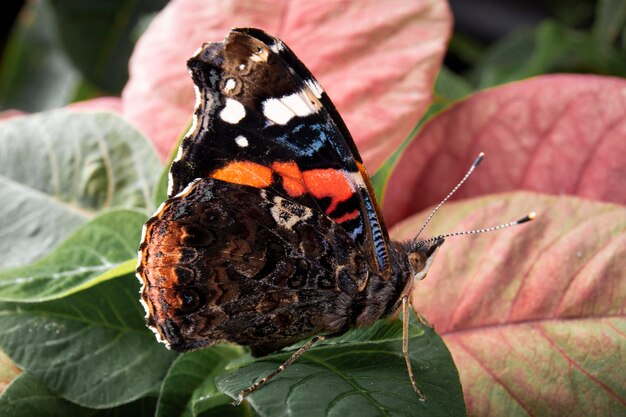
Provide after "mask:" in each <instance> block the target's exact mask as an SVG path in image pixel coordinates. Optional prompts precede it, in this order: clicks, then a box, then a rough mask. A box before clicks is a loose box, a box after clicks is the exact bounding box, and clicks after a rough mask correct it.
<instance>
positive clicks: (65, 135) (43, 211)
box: [0, 110, 162, 268]
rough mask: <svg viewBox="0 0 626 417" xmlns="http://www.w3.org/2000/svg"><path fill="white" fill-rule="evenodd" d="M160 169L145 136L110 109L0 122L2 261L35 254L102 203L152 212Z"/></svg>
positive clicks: (22, 260) (4, 264) (15, 261)
mask: <svg viewBox="0 0 626 417" xmlns="http://www.w3.org/2000/svg"><path fill="white" fill-rule="evenodd" d="M161 168H162V166H161V163H160V162H159V160H158V157H157V156H156V154H155V152H154V149H153V148H152V146H151V145H150V144H149V143H148V141H147V140H146V139H145V138H143V137H142V136H141V134H140V133H139V132H138V131H137V130H135V129H134V128H133V127H132V126H130V125H129V124H128V123H127V122H125V121H124V120H123V119H121V118H120V117H118V116H116V115H113V114H110V113H75V112H69V111H65V110H60V111H51V112H45V113H40V114H36V115H32V116H27V117H19V118H15V119H11V120H8V121H5V122H2V123H0V201H2V202H3V204H2V205H1V206H0V253H2V255H3V256H2V257H1V258H0V267H3V268H6V267H12V266H17V265H24V264H26V263H28V262H31V261H33V260H35V259H37V258H39V257H40V256H41V255H43V254H45V253H47V252H48V251H49V250H50V249H51V248H53V247H54V246H56V245H57V244H58V243H59V242H60V241H62V240H63V239H65V238H66V237H67V236H68V235H69V234H70V233H71V232H72V231H74V230H76V228H77V227H78V226H79V225H81V224H82V223H84V222H85V221H87V220H88V219H89V218H91V217H93V216H94V215H95V214H96V213H98V212H99V211H101V210H103V209H106V208H112V207H126V208H130V207H137V208H145V209H148V210H149V211H152V210H154V206H153V205H152V201H153V200H152V194H153V190H154V186H155V183H156V180H157V178H158V175H159V173H160V171H161Z"/></svg>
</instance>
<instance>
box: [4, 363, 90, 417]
mask: <svg viewBox="0 0 626 417" xmlns="http://www.w3.org/2000/svg"><path fill="white" fill-rule="evenodd" d="M88 411H91V410H87V409H85V408H83V407H81V406H78V405H76V404H72V403H71V402H69V401H67V400H65V399H63V398H61V397H59V396H58V395H55V394H54V393H52V392H51V391H50V390H49V389H48V388H47V387H46V386H45V385H44V384H42V383H40V382H38V381H37V380H36V379H35V378H34V377H33V376H31V375H29V374H26V373H24V374H22V375H20V376H18V377H17V378H15V380H13V382H12V383H11V385H9V387H8V388H7V390H6V391H5V392H4V393H3V394H2V396H1V397H0V415H2V416H11V417H33V416H46V417H57V416H58V417H66V416H72V417H82V416H87V415H89V413H88Z"/></svg>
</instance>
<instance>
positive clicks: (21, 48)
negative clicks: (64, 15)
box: [0, 1, 97, 112]
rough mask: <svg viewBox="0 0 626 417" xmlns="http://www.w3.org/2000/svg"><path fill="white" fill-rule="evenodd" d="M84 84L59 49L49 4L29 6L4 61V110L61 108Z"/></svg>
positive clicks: (0, 85)
mask: <svg viewBox="0 0 626 417" xmlns="http://www.w3.org/2000/svg"><path fill="white" fill-rule="evenodd" d="M82 83H83V79H82V76H81V74H80V73H79V72H78V71H77V70H76V68H74V66H73V64H72V63H71V62H70V61H69V59H68V57H67V55H66V54H65V52H64V51H63V50H61V49H60V48H59V40H58V36H57V33H56V25H55V21H54V18H53V17H52V15H51V10H50V6H49V4H48V3H47V2H45V1H32V2H28V4H27V5H26V6H24V9H23V10H22V11H21V13H20V15H19V18H18V21H17V24H16V26H15V28H14V29H13V31H12V33H11V37H10V39H9V42H8V44H7V46H6V49H5V51H4V56H3V57H2V64H1V65H0V108H2V109H9V108H15V109H20V110H25V111H30V112H35V111H41V110H48V109H52V108H55V107H60V106H63V105H65V104H67V103H70V102H71V101H73V97H74V96H75V92H76V89H77V88H78V87H79V86H80V85H81V84H82ZM95 93H97V92H93V93H92V95H93V94H95Z"/></svg>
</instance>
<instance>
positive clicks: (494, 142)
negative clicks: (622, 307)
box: [384, 75, 626, 224]
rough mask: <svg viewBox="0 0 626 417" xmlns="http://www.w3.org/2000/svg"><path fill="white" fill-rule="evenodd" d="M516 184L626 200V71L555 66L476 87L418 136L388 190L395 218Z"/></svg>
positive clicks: (389, 217) (390, 218)
mask: <svg viewBox="0 0 626 417" xmlns="http://www.w3.org/2000/svg"><path fill="white" fill-rule="evenodd" d="M481 151H484V152H485V153H486V155H487V157H486V159H485V161H484V162H483V163H482V165H481V166H480V168H479V169H478V171H477V172H476V173H475V174H474V175H473V177H472V178H471V179H470V180H469V181H468V182H467V184H466V185H464V186H463V187H462V188H461V189H460V190H459V192H458V194H456V198H462V197H476V196H479V195H482V194H489V193H494V192H502V191H509V190H516V189H524V190H532V191H539V192H544V193H550V194H571V195H576V196H580V197H586V198H591V199H597V200H604V201H610V202H615V203H620V204H626V192H625V191H624V190H626V80H624V79H618V78H610V77H601V76H593V75H546V76H541V77H537V78H533V79H529V80H525V81H520V82H516V83H512V84H508V85H505V86H501V87H496V88H493V89H490V90H486V91H483V92H480V93H477V94H475V95H474V96H472V97H470V98H469V99H467V100H465V101H462V102H460V103H459V104H457V105H455V106H454V107H453V108H451V109H450V110H448V111H446V112H444V113H442V114H441V115H439V116H437V117H435V118H434V119H433V120H432V121H431V122H430V123H428V124H427V125H426V126H424V128H423V129H422V131H421V132H420V133H419V134H418V135H417V137H416V138H415V140H414V141H413V142H412V143H411V145H410V146H409V148H408V149H407V151H406V152H405V153H404V154H403V156H402V158H401V159H400V161H399V163H398V166H397V167H396V169H395V171H394V172H393V174H392V176H391V178H390V181H389V186H388V188H387V191H386V195H385V202H384V213H385V220H386V221H387V222H388V224H394V223H395V222H397V221H399V220H401V219H403V218H404V217H406V216H408V215H410V214H412V213H415V212H416V211H418V210H422V209H424V208H425V207H427V206H429V205H432V204H435V203H437V202H439V201H440V200H441V199H442V198H443V197H445V195H446V194H447V193H448V192H449V191H450V190H451V189H452V188H453V187H454V185H455V184H456V182H457V181H458V180H459V179H460V178H461V177H462V176H463V174H464V172H465V171H466V170H467V168H469V165H470V164H471V162H472V160H473V159H474V158H475V157H476V155H478V153H479V152H481Z"/></svg>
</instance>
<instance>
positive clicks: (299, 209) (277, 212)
mask: <svg viewBox="0 0 626 417" xmlns="http://www.w3.org/2000/svg"><path fill="white" fill-rule="evenodd" d="M273 203H274V205H273V206H272V209H271V213H272V217H273V218H274V220H275V221H276V224H278V225H279V226H282V227H285V228H287V229H291V228H292V227H293V226H294V225H295V224H296V223H298V222H301V221H304V220H306V219H308V218H309V217H311V216H312V214H313V212H312V211H311V209H309V208H308V207H305V206H301V205H299V204H296V203H294V202H291V201H289V200H285V199H284V198H282V197H278V196H277V197H274V199H273Z"/></svg>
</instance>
